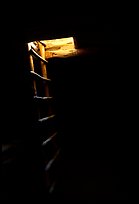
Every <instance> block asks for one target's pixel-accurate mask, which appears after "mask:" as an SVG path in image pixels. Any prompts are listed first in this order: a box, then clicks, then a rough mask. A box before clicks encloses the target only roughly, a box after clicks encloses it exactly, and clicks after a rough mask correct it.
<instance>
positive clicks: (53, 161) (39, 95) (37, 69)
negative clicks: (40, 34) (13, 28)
mask: <svg viewBox="0 0 139 204" xmlns="http://www.w3.org/2000/svg"><path fill="white" fill-rule="evenodd" d="M27 47H28V59H29V72H30V78H31V84H32V96H33V100H32V101H33V125H34V127H35V128H36V130H37V136H36V137H37V140H38V142H40V149H41V157H42V158H41V159H42V163H43V164H42V166H43V174H44V177H43V178H44V182H45V189H46V191H47V192H48V193H49V192H51V191H52V189H53V187H54V184H55V182H56V175H57V169H58V160H59V153H60V145H59V142H58V132H57V122H56V114H55V107H54V97H53V92H52V88H51V84H52V80H51V79H49V73H48V70H47V65H48V61H47V60H46V57H45V44H43V43H42V42H40V41H34V42H30V43H28V46H27Z"/></svg>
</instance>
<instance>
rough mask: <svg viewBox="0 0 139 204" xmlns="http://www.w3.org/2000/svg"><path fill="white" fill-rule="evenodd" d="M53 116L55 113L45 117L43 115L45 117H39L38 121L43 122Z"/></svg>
mask: <svg viewBox="0 0 139 204" xmlns="http://www.w3.org/2000/svg"><path fill="white" fill-rule="evenodd" d="M54 117H55V115H50V116H47V117H45V118H41V119H39V120H38V121H39V122H45V121H47V120H49V119H51V118H54Z"/></svg>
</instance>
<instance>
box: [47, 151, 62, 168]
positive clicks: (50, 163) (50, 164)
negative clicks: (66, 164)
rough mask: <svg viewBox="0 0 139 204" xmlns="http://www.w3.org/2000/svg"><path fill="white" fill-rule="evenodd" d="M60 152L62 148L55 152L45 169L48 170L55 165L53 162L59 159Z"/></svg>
mask: <svg viewBox="0 0 139 204" xmlns="http://www.w3.org/2000/svg"><path fill="white" fill-rule="evenodd" d="M59 153H60V149H58V150H57V152H56V153H55V155H54V157H53V158H52V159H51V160H50V161H49V162H48V163H47V164H46V166H45V171H48V170H49V169H50V168H51V166H52V165H53V163H54V162H55V160H56V159H57V157H58V155H59Z"/></svg>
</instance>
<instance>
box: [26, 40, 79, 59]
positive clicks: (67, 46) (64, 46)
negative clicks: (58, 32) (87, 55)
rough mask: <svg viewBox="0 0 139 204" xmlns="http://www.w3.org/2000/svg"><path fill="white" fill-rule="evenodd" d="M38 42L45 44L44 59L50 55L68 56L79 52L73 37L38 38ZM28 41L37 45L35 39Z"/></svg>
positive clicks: (50, 56)
mask: <svg viewBox="0 0 139 204" xmlns="http://www.w3.org/2000/svg"><path fill="white" fill-rule="evenodd" d="M39 42H40V43H42V44H43V45H44V46H45V59H49V58H52V57H70V56H74V55H78V54H79V53H78V52H79V50H78V49H76V46H75V39H74V38H73V37H66V38H59V39H51V40H40V41H39ZM30 43H31V44H34V46H35V45H36V46H37V41H34V42H30Z"/></svg>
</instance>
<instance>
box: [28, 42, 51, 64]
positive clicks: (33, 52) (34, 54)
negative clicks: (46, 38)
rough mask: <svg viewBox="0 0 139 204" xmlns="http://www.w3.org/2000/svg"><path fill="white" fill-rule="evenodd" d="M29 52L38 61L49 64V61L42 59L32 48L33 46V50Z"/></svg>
mask: <svg viewBox="0 0 139 204" xmlns="http://www.w3.org/2000/svg"><path fill="white" fill-rule="evenodd" d="M29 52H30V54H31V55H32V56H34V57H36V58H37V59H39V60H41V61H42V62H44V63H46V64H47V63H48V61H47V60H46V59H44V58H42V57H41V56H40V55H39V54H38V53H37V52H35V50H34V49H33V48H32V46H31V49H30V50H29Z"/></svg>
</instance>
